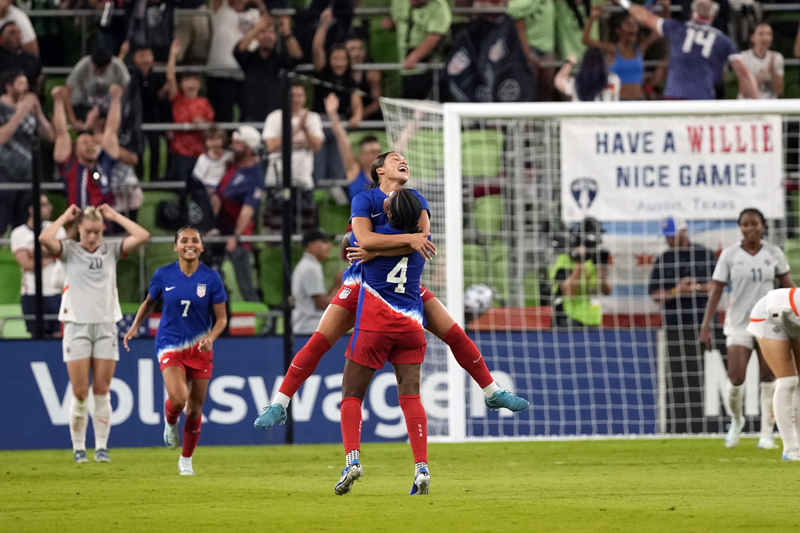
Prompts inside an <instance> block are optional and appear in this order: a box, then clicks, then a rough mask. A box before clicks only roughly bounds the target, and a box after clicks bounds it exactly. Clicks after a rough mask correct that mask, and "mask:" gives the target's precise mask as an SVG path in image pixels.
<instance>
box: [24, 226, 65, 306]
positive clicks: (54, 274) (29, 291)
mask: <svg viewBox="0 0 800 533" xmlns="http://www.w3.org/2000/svg"><path fill="white" fill-rule="evenodd" d="M50 224H52V222H50V221H49V220H45V221H44V222H42V231H44V229H45V228H46V227H47V226H49V225H50ZM66 238H67V232H66V231H64V228H58V231H57V232H56V239H58V240H60V241H61V240H64V239H66ZM19 250H33V229H31V227H30V226H28V225H27V224H23V225H21V226H18V227H16V228H14V231H12V232H11V252H12V253H17V252H18V251H19ZM63 288H64V267H63V266H62V265H61V261H59V260H58V259H56V260H55V261H53V262H52V263H50V264H49V265H46V266H44V267H42V296H57V295H59V294H61V289H63ZM21 294H22V295H33V294H36V275H35V274H34V273H33V270H23V272H22V291H21Z"/></svg>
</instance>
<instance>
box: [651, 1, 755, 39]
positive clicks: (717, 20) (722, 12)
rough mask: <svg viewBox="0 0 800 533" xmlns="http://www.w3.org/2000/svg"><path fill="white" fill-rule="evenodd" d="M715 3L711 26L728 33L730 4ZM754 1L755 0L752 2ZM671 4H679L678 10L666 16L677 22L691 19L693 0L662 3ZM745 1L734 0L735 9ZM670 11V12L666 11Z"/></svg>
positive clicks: (740, 6)
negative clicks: (715, 10)
mask: <svg viewBox="0 0 800 533" xmlns="http://www.w3.org/2000/svg"><path fill="white" fill-rule="evenodd" d="M714 2H715V3H716V4H717V6H718V7H717V14H716V15H715V16H714V20H712V21H711V22H710V25H711V27H712V28H716V29H718V30H719V31H720V32H721V33H723V34H725V35H728V33H729V31H730V25H729V24H728V21H729V20H730V18H731V11H732V10H731V4H730V3H729V2H728V0H714ZM754 3H755V2H754ZM671 4H675V5H676V6H680V7H681V9H680V11H676V12H675V13H674V14H670V15H668V16H665V18H668V17H669V16H671V17H672V18H674V19H675V20H677V21H679V22H687V21H689V20H692V10H693V5H694V0H675V1H674V2H671V1H670V0H666V1H665V3H664V5H665V6H666V7H669V6H670V5H671ZM746 4H747V2H739V1H737V0H735V1H734V5H737V10H738V9H741V8H743V7H744V6H745V5H746ZM667 13H670V12H667Z"/></svg>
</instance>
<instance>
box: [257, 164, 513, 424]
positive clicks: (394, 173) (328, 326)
mask: <svg viewBox="0 0 800 533" xmlns="http://www.w3.org/2000/svg"><path fill="white" fill-rule="evenodd" d="M370 175H371V178H372V184H371V186H370V188H369V189H367V190H366V191H364V192H362V193H360V194H359V195H358V196H356V198H354V199H353V204H352V205H353V212H352V219H351V222H352V225H353V232H354V234H355V235H356V240H357V242H358V247H359V249H358V250H356V249H355V248H354V249H352V250H351V252H352V253H351V254H350V259H351V260H353V261H354V264H353V265H352V266H351V267H350V268H348V269H347V270H346V271H345V273H344V275H343V281H342V288H341V289H340V290H339V293H338V295H337V296H335V297H334V299H333V300H332V301H331V304H330V305H328V308H327V309H326V310H325V313H324V314H323V315H322V319H321V320H320V322H319V325H318V326H317V330H316V331H315V332H314V334H313V335H312V336H311V338H310V339H309V341H308V342H307V343H306V345H305V346H304V347H303V348H302V349H301V350H300V351H299V352H297V355H295V357H294V359H293V360H292V364H291V366H290V367H289V371H288V373H287V374H286V376H285V378H284V380H283V382H282V383H281V386H280V389H279V392H278V394H277V395H276V397H275V399H274V401H273V403H272V405H268V406H266V407H265V408H264V409H263V410H262V412H261V414H260V415H259V416H258V418H257V419H256V421H255V424H254V425H255V427H256V428H260V429H269V428H271V427H272V426H273V425H275V424H282V423H284V422H285V421H286V407H288V406H289V402H290V401H291V399H292V396H294V395H295V393H296V392H297V390H298V389H299V388H300V385H302V384H303V382H305V380H306V379H308V378H309V376H311V374H313V373H314V370H315V369H316V368H317V365H318V364H319V361H320V360H321V359H322V356H323V355H325V353H327V352H328V350H330V349H331V346H333V345H334V344H335V343H336V341H338V340H339V338H341V337H342V335H344V334H345V333H347V332H348V331H350V330H351V329H353V326H354V325H355V322H356V308H357V306H358V297H359V293H360V289H361V268H362V266H363V265H362V264H359V263H364V262H365V261H367V260H369V259H370V258H372V257H374V256H375V255H376V254H383V255H388V254H393V255H399V254H403V253H411V252H412V251H415V250H416V251H417V252H419V253H420V254H421V255H422V256H423V257H424V258H426V259H430V254H431V253H435V251H436V247H435V246H434V245H433V244H432V243H431V242H430V241H429V240H428V238H427V236H428V234H429V233H430V217H429V215H428V203H427V201H426V200H425V199H424V198H423V197H421V196H419V195H418V193H416V191H413V190H412V192H414V193H415V194H417V195H418V197H419V199H420V202H421V204H422V215H421V216H420V220H419V226H420V229H421V230H422V233H417V234H403V235H381V234H378V233H375V232H374V231H373V227H377V226H382V225H385V224H387V223H388V219H387V217H386V214H385V213H384V208H383V203H384V201H385V200H386V198H387V195H388V194H389V193H390V192H392V191H398V190H402V189H403V186H404V185H405V184H406V182H407V181H408V177H409V167H408V163H407V162H406V160H405V159H404V158H403V156H401V155H400V154H398V153H397V152H386V153H384V154H381V155H380V156H378V157H377V158H376V159H375V161H374V162H373V163H372V169H371V171H370ZM366 250H369V251H368V252H367V251H366ZM422 302H423V305H424V312H425V320H426V322H427V325H426V326H425V328H426V329H427V330H428V331H430V332H431V333H433V334H434V335H436V336H437V337H439V338H440V339H442V341H444V342H445V343H446V344H447V345H448V346H450V350H451V351H452V353H453V356H454V357H455V359H456V361H458V364H459V365H460V366H461V367H462V368H464V370H466V371H467V372H468V373H469V375H470V376H472V379H474V380H475V382H476V383H478V385H479V386H480V387H481V389H483V393H484V395H485V400H484V401H485V402H486V405H487V407H489V408H490V409H495V410H496V409H500V408H502V407H504V408H506V409H509V410H511V411H514V412H517V411H523V410H525V409H527V408H528V402H527V401H525V400H524V399H522V398H519V397H517V396H515V395H514V394H511V393H510V392H509V391H504V390H500V387H499V386H498V385H497V384H496V383H495V381H494V378H492V375H491V373H490V372H489V369H488V368H487V367H486V363H485V361H484V360H483V356H482V355H481V353H480V351H479V350H478V347H477V346H475V343H474V342H472V339H470V338H469V337H468V336H467V334H466V333H465V332H464V330H463V329H462V328H461V326H459V325H458V324H456V321H455V320H454V319H453V317H451V316H450V313H448V312H447V309H446V308H445V307H444V305H442V303H441V302H440V301H439V299H438V298H436V296H434V295H433V294H432V293H431V292H430V291H429V290H428V289H426V288H422Z"/></svg>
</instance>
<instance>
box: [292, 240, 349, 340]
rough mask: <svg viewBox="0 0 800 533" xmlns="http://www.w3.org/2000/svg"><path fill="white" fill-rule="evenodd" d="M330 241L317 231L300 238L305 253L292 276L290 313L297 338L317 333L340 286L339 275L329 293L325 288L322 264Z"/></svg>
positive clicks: (340, 279)
mask: <svg viewBox="0 0 800 533" xmlns="http://www.w3.org/2000/svg"><path fill="white" fill-rule="evenodd" d="M331 239H333V236H332V235H329V234H327V233H325V232H323V231H321V230H319V229H314V230H309V231H307V232H306V233H305V234H304V235H303V247H304V248H305V253H304V254H303V258H302V259H301V260H300V262H299V263H297V266H296V267H295V268H294V272H293V273H292V297H293V298H294V301H295V307H294V310H293V311H292V324H293V329H294V332H295V333H296V334H298V335H311V334H312V333H314V331H315V330H316V329H317V325H319V321H320V319H321V318H322V313H323V312H324V311H325V309H326V308H327V307H328V304H329V303H330V301H331V299H333V297H334V296H336V292H337V291H338V290H339V285H341V283H342V273H341V272H340V273H338V274H337V276H336V281H337V282H335V283H334V284H333V288H332V289H330V290H329V289H327V288H325V277H324V274H323V272H322V261H325V260H326V259H328V257H330V255H331Z"/></svg>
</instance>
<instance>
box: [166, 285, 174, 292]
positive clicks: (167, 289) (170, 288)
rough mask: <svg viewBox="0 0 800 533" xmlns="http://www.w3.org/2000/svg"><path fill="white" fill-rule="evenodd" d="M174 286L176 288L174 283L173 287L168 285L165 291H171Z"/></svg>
mask: <svg viewBox="0 0 800 533" xmlns="http://www.w3.org/2000/svg"><path fill="white" fill-rule="evenodd" d="M174 288H175V285H173V286H172V287H167V288H166V289H164V290H165V291H171V290H172V289H174Z"/></svg>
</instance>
